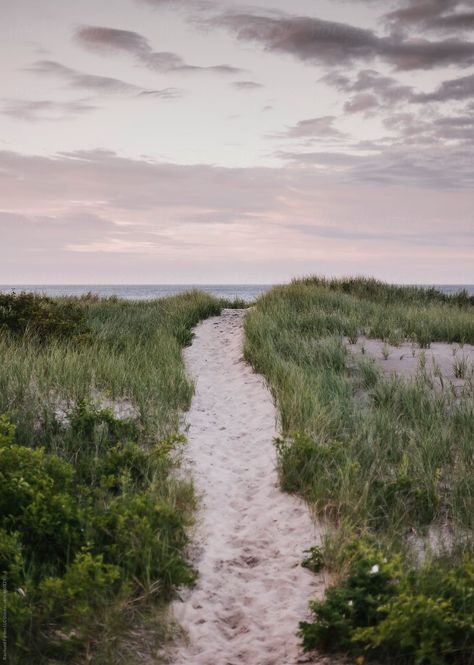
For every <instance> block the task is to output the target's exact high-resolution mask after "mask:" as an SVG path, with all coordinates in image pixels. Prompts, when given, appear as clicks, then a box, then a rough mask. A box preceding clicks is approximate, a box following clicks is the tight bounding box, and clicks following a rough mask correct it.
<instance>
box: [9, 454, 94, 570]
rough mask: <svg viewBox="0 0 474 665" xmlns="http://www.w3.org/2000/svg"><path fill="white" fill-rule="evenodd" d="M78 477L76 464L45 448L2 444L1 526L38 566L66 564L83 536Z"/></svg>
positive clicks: (29, 559)
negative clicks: (15, 536) (14, 535)
mask: <svg viewBox="0 0 474 665" xmlns="http://www.w3.org/2000/svg"><path fill="white" fill-rule="evenodd" d="M73 480H74V469H73V467H72V466H71V465H70V464H68V463H67V462H64V461H63V460H61V459H59V458H58V457H56V456H54V455H46V454H45V451H44V450H43V449H38V450H32V449H31V448H26V447H24V446H18V445H14V444H9V445H4V446H2V447H1V448H0V515H1V526H2V527H3V528H4V529H5V530H6V531H8V532H9V533H17V534H18V536H19V538H20V541H21V545H22V548H23V554H24V557H25V559H26V561H27V562H28V563H29V564H31V565H33V566H41V565H43V564H46V563H47V564H48V565H54V566H56V565H58V566H61V565H63V564H64V562H66V561H67V560H68V558H69V556H70V553H71V552H73V551H74V549H75V548H76V546H77V544H78V542H79V541H80V540H81V539H82V537H81V527H80V517H79V511H78V506H77V501H76V500H75V498H74V491H73Z"/></svg>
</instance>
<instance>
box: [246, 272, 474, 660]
mask: <svg viewBox="0 0 474 665" xmlns="http://www.w3.org/2000/svg"><path fill="white" fill-rule="evenodd" d="M245 328H246V345H245V355H246V357H247V359H248V360H249V361H250V362H251V363H252V364H253V366H254V367H255V369H256V370H257V371H258V372H261V373H262V374H264V375H265V377H266V378H267V380H268V383H269V385H270V387H271V390H272V391H273V394H274V396H275V399H276V402H277V405H278V408H279V412H280V417H281V426H282V438H281V439H280V440H278V441H277V442H276V445H277V451H278V468H279V473H280V479H281V484H282V487H283V489H285V490H287V491H292V492H293V491H294V492H299V493H300V494H302V495H303V496H304V497H305V499H306V500H307V501H308V502H309V504H310V505H311V506H312V507H313V509H314V510H315V512H316V513H317V514H318V515H319V516H320V517H321V518H322V520H323V523H324V524H326V526H327V533H328V536H327V538H326V546H325V548H324V550H323V551H320V550H318V549H316V550H315V551H314V552H313V553H312V556H313V558H314V559H315V560H316V562H317V563H318V566H317V568H319V567H320V566H321V565H326V566H327V567H329V568H332V570H333V572H334V573H335V574H336V579H337V580H338V582H337V584H336V586H335V587H333V588H332V590H330V591H328V594H327V597H326V601H325V602H323V603H315V604H314V605H313V613H314V622H313V623H309V624H303V626H302V636H303V639H304V643H305V646H306V647H307V648H313V647H318V648H325V649H329V650H331V649H335V648H342V649H344V650H346V651H349V652H350V653H353V654H355V655H368V654H370V653H374V654H376V655H378V656H382V657H383V658H386V659H389V658H393V659H394V660H396V661H397V662H407V663H413V662H416V663H448V662H459V663H461V662H462V663H468V662H471V660H470V659H472V656H473V653H474V624H473V616H474V594H473V593H472V588H473V584H474V567H473V564H472V561H473V559H472V555H473V540H472V533H473V527H474V523H473V516H474V481H473V479H474V403H473V395H474V392H473V385H472V376H471V380H470V381H468V382H467V384H466V385H465V386H464V390H463V394H462V395H461V396H460V397H459V396H458V397H456V396H455V395H454V393H453V391H450V390H448V389H446V390H442V391H440V390H439V388H435V386H434V385H433V380H432V377H430V376H429V374H428V373H426V372H425V371H424V370H423V367H420V370H419V372H418V374H417V376H416V378H415V379H414V380H411V381H408V380H402V379H400V378H396V377H392V378H387V377H383V376H382V374H381V372H380V371H379V370H378V368H377V367H376V365H375V363H374V362H373V360H371V359H369V358H367V357H363V358H361V359H360V360H359V362H358V363H357V364H356V365H354V363H353V362H349V358H348V352H347V348H346V345H345V344H344V341H343V338H344V337H346V336H347V337H349V338H351V339H353V340H354V339H356V338H357V336H359V335H362V334H364V335H366V336H368V337H380V338H382V339H385V340H387V341H390V342H391V343H392V344H397V343H400V342H401V341H403V340H405V339H407V338H408V339H411V340H412V341H413V342H414V343H417V344H418V345H420V346H422V347H427V346H429V344H430V342H432V341H448V342H457V343H461V344H462V343H472V342H473V341H474V301H473V299H472V298H469V297H468V296H466V295H465V294H462V295H460V296H455V297H448V296H445V295H443V294H441V293H438V292H436V291H435V290H428V291H425V290H423V289H416V288H406V289H405V288H402V287H392V286H388V285H384V284H381V283H378V282H375V281H374V280H366V279H348V280H339V281H337V280H334V281H327V280H324V279H319V278H314V279H305V280H300V281H295V282H294V283H292V284H291V285H288V286H283V287H277V288H275V289H273V290H272V291H270V292H269V293H267V294H265V295H264V296H262V297H261V298H260V299H259V300H258V301H257V305H256V307H255V308H254V309H252V310H251V311H250V312H249V314H248V315H247V317H246V323H245ZM437 533H443V534H445V535H446V540H447V542H448V543H449V546H447V547H446V548H445V551H443V552H439V551H438V552H437V553H435V552H430V548H429V546H428V543H429V538H428V535H429V534H437ZM414 541H415V543H416V545H415V546H413V542H414ZM410 543H411V546H410ZM420 550H424V551H423V556H422V557H421V558H423V559H425V563H424V564H423V565H422V566H421V567H420V561H419V560H420ZM310 558H311V557H310ZM370 571H375V572H374V573H373V574H371V572H370ZM403 571H405V572H403ZM406 571H411V572H410V573H409V574H408V572H406ZM435 571H437V572H436V574H435ZM449 575H451V576H454V578H455V579H454V580H452V584H451V583H448V581H447V578H448V577H449ZM410 576H411V577H410ZM436 579H437V582H436V581H435V580H436ZM394 580H396V584H397V586H396V587H394ZM443 580H444V581H445V583H444V588H445V590H446V589H447V590H448V591H447V594H448V595H447V597H445V596H443ZM338 585H339V586H338ZM394 588H396V589H397V593H395V594H393V593H392V592H393V589H394ZM469 589H471V591H468V590H469ZM402 601H403V602H402ZM417 603H418V605H417ZM430 608H431V609H432V611H430ZM403 617H410V619H409V620H408V621H406V623H405V624H404V625H402V624H403ZM364 630H365V631H366V632H365V633H364ZM371 631H372V632H371Z"/></svg>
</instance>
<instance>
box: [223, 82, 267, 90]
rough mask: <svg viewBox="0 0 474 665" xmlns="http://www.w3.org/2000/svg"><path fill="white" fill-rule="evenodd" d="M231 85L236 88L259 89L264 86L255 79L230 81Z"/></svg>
mask: <svg viewBox="0 0 474 665" xmlns="http://www.w3.org/2000/svg"><path fill="white" fill-rule="evenodd" d="M231 85H232V87H234V88H236V89H237V90H259V89H260V88H263V87H265V86H263V85H262V84H261V83H257V82H256V81H235V82H234V83H231Z"/></svg>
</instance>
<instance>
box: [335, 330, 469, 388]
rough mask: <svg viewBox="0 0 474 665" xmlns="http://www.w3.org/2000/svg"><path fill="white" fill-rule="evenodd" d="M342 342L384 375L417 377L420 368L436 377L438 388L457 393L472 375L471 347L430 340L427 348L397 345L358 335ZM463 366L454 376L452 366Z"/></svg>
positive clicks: (409, 344) (408, 343) (414, 345)
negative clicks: (460, 371) (451, 389)
mask: <svg viewBox="0 0 474 665" xmlns="http://www.w3.org/2000/svg"><path fill="white" fill-rule="evenodd" d="M345 343H346V346H347V348H348V349H349V351H350V352H351V354H352V356H353V357H354V358H355V359H359V358H361V357H363V354H366V356H368V357H371V358H373V359H374V360H375V362H376V363H377V366H378V367H379V368H380V369H381V370H382V372H383V373H384V374H385V375H386V376H390V375H391V374H397V375H399V376H402V377H404V378H406V379H411V378H413V377H415V376H416V374H417V372H418V371H420V368H421V367H424V369H425V371H426V372H427V374H428V375H430V376H432V377H433V378H434V379H435V383H437V384H438V387H440V388H443V387H444V388H446V387H448V386H452V388H453V389H454V391H456V392H457V393H458V394H459V392H460V391H461V390H462V388H463V387H464V386H465V385H466V384H467V383H469V382H470V381H472V379H473V378H474V346H473V345H472V344H464V345H459V344H448V343H446V342H433V343H432V344H431V345H430V347H429V348H428V349H420V348H419V346H418V345H416V344H412V343H410V342H403V343H402V344H400V345H399V346H393V345H391V344H387V343H385V342H383V341H382V340H380V339H369V338H368V337H363V336H361V337H359V339H358V340H357V342H356V343H355V344H351V343H350V342H349V340H348V339H347V338H346V339H345ZM456 366H458V367H459V366H461V367H462V368H463V370H464V371H463V372H462V374H463V376H462V377H460V376H456V372H455V367H456Z"/></svg>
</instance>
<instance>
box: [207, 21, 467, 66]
mask: <svg viewBox="0 0 474 665" xmlns="http://www.w3.org/2000/svg"><path fill="white" fill-rule="evenodd" d="M207 22H208V24H212V25H214V26H221V27H223V28H227V29H228V30H230V31H231V32H233V33H234V34H235V35H236V36H237V38H238V39H240V40H243V41H250V42H257V43H259V44H261V45H262V46H263V47H264V48H265V49H267V50H268V51H273V52H282V53H289V54H291V55H293V56H295V57H297V58H299V59H300V60H303V61H306V62H311V63H315V64H324V65H337V64H346V65H349V64H351V63H355V62H358V61H361V60H371V59H373V58H376V57H379V58H381V59H383V60H385V61H386V62H388V63H390V64H391V65H393V66H394V67H395V68H397V69H400V70H411V69H431V68H433V67H436V66H441V65H443V66H444V65H458V66H461V67H467V66H469V65H470V64H472V63H474V43H471V42H468V41H462V40H460V39H453V38H450V39H444V40H439V41H429V40H427V39H416V40H414V39H405V38H404V37H403V36H401V35H400V34H398V33H393V34H391V35H389V36H388V37H380V36H378V35H377V34H376V33H375V32H373V31H372V30H368V29H363V28H358V27H355V26H352V25H348V24H345V23H336V22H333V21H323V20H321V19H318V18H313V17H308V16H301V17H300V16H289V15H280V16H273V15H268V16H265V15H257V14H250V13H227V14H222V15H220V16H218V17H215V18H212V19H209V20H208V21H207Z"/></svg>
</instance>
